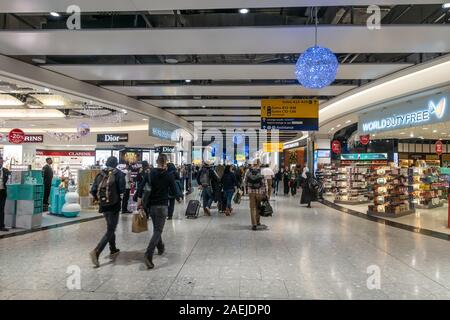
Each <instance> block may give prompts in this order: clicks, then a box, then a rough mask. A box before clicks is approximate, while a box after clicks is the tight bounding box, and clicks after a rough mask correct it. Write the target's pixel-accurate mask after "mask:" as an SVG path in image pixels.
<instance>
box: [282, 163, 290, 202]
mask: <svg viewBox="0 0 450 320" xmlns="http://www.w3.org/2000/svg"><path fill="white" fill-rule="evenodd" d="M289 176H290V172H289V169H288V168H286V169H285V170H284V172H283V191H284V195H285V196H288V195H289V182H290V177H289Z"/></svg>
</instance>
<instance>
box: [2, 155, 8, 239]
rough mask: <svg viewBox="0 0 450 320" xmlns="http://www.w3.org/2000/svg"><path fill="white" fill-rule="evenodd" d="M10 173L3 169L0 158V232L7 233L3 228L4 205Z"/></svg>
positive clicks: (4, 227)
mask: <svg viewBox="0 0 450 320" xmlns="http://www.w3.org/2000/svg"><path fill="white" fill-rule="evenodd" d="M9 175H10V172H9V170H8V169H6V168H4V167H3V158H2V157H0V231H9V230H8V229H7V228H6V226H5V204H6V198H7V190H6V189H7V187H6V183H7V182H8V178H9Z"/></svg>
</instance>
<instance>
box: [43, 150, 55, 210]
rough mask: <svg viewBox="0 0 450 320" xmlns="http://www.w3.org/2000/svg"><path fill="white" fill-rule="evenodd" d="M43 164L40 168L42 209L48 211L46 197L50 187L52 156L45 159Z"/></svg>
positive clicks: (48, 195)
mask: <svg viewBox="0 0 450 320" xmlns="http://www.w3.org/2000/svg"><path fill="white" fill-rule="evenodd" d="M45 162H46V164H45V166H44V167H43V168H42V176H43V177H44V200H43V207H44V208H43V209H44V212H45V211H48V206H49V202H48V198H49V197H50V190H51V189H52V179H53V169H52V164H53V160H52V158H47V159H45Z"/></svg>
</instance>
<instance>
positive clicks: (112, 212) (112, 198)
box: [90, 157, 125, 267]
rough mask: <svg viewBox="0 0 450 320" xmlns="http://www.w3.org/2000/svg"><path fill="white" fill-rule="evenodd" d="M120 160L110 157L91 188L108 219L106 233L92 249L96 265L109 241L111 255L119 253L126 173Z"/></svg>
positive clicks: (92, 256)
mask: <svg viewBox="0 0 450 320" xmlns="http://www.w3.org/2000/svg"><path fill="white" fill-rule="evenodd" d="M117 165H118V160H117V158H116V157H109V158H108V159H107V160H106V167H107V168H106V169H104V170H103V171H102V172H101V173H99V174H98V175H97V177H95V181H94V183H93V185H92V188H91V194H92V196H93V197H94V200H95V201H97V202H98V203H99V212H100V213H103V216H104V217H105V220H106V225H107V229H106V233H105V235H104V236H103V237H102V239H101V240H100V242H99V243H98V245H97V247H96V248H95V249H94V250H92V251H91V253H90V257H91V260H92V263H93V264H94V266H95V267H99V266H100V263H99V261H98V258H99V256H100V253H101V252H102V251H103V249H105V247H106V244H107V243H109V250H110V253H111V257H114V256H115V255H117V254H118V253H119V251H120V250H119V249H117V247H116V235H115V232H116V227H117V223H118V222H119V211H120V208H121V198H120V197H121V195H123V193H124V192H125V175H124V174H123V173H122V171H120V170H118V169H117V168H116V167H117Z"/></svg>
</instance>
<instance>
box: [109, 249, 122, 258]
mask: <svg viewBox="0 0 450 320" xmlns="http://www.w3.org/2000/svg"><path fill="white" fill-rule="evenodd" d="M119 252H120V250H119V249H117V248H116V249H113V250H110V253H109V257H110V258H111V259H113V258H115V257H117V256H118V255H119Z"/></svg>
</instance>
